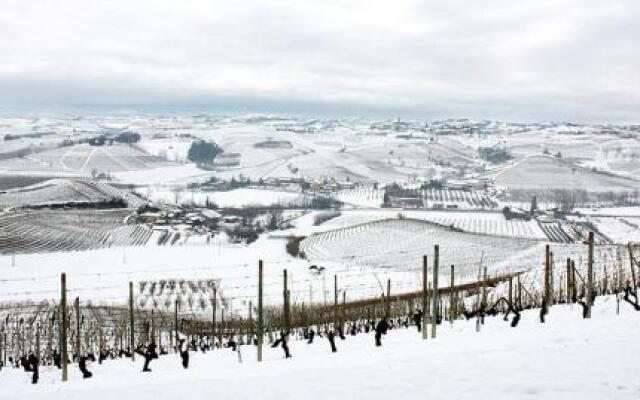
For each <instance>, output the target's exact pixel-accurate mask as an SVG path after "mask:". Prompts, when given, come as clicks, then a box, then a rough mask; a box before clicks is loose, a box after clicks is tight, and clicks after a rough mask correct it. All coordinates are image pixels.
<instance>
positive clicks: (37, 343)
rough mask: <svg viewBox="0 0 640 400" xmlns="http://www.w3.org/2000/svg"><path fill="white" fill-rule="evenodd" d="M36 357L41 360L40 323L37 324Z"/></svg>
mask: <svg viewBox="0 0 640 400" xmlns="http://www.w3.org/2000/svg"><path fill="white" fill-rule="evenodd" d="M35 350H36V357H38V360H41V358H40V323H38V324H36V349H35Z"/></svg>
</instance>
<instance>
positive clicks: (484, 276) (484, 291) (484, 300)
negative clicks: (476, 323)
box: [481, 267, 489, 325]
mask: <svg viewBox="0 0 640 400" xmlns="http://www.w3.org/2000/svg"><path fill="white" fill-rule="evenodd" d="M488 278H489V277H488V275H487V267H484V271H483V274H482V302H481V304H482V307H483V308H485V307H486V306H487V280H488ZM482 324H483V325H484V318H483V321H482Z"/></svg>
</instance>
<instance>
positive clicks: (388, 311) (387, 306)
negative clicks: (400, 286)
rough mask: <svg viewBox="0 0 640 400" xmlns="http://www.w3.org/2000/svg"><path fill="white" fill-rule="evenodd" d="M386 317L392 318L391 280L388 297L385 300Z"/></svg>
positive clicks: (388, 282)
mask: <svg viewBox="0 0 640 400" xmlns="http://www.w3.org/2000/svg"><path fill="white" fill-rule="evenodd" d="M385 300H386V301H385V305H384V316H385V318H390V317H391V278H387V296H386V298H385Z"/></svg>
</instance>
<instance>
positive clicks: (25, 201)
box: [0, 179, 147, 209]
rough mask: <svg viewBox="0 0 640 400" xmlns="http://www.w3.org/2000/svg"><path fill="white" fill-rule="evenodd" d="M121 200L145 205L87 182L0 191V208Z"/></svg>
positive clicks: (53, 181) (48, 182)
mask: <svg viewBox="0 0 640 400" xmlns="http://www.w3.org/2000/svg"><path fill="white" fill-rule="evenodd" d="M114 200H122V201H124V202H125V204H126V205H127V206H128V207H130V208H138V207H141V206H143V205H144V204H146V203H147V202H146V201H145V200H143V199H142V198H140V197H139V196H136V195H134V194H132V193H130V192H128V191H126V190H122V189H118V188H116V187H114V186H111V185H109V184H107V183H104V182H99V181H91V180H88V179H49V180H46V181H43V182H40V183H36V184H34V185H30V186H26V187H21V188H16V189H9V190H5V191H0V209H6V208H23V207H45V206H53V205H65V204H70V205H76V206H78V205H88V204H94V205H100V204H106V203H110V202H113V201H114Z"/></svg>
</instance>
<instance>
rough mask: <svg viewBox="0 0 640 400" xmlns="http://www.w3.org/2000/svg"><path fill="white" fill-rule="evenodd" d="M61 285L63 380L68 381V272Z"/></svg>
mask: <svg viewBox="0 0 640 400" xmlns="http://www.w3.org/2000/svg"><path fill="white" fill-rule="evenodd" d="M60 286H61V293H60V325H61V327H60V361H61V362H62V382H66V381H67V377H68V375H67V368H68V367H67V365H68V363H69V355H68V354H67V318H68V316H67V274H65V273H64V272H63V273H62V275H61V276H60Z"/></svg>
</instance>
